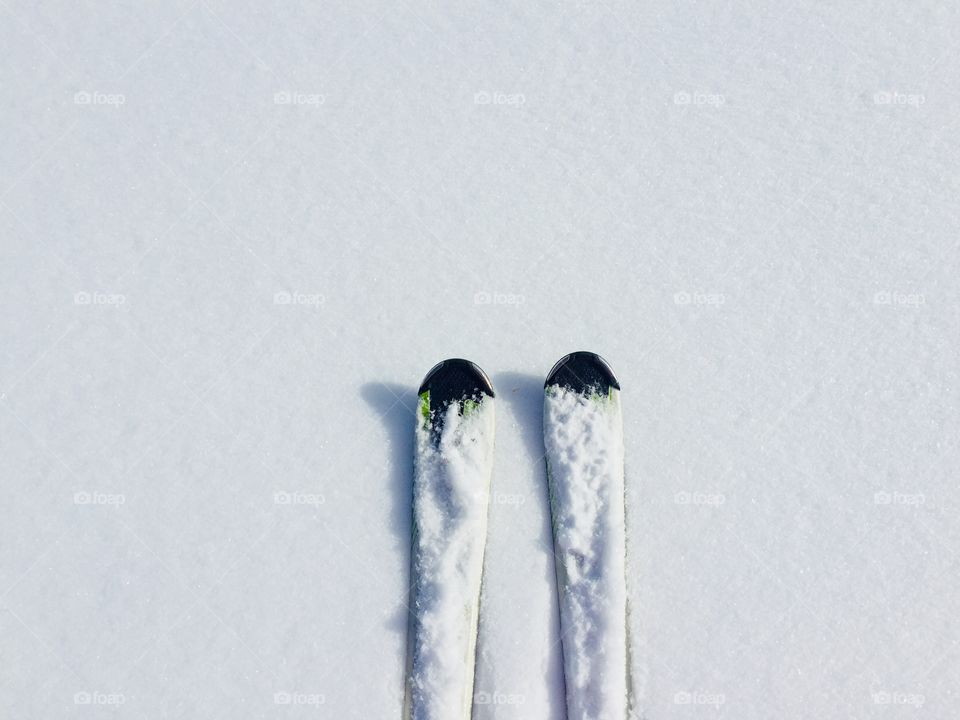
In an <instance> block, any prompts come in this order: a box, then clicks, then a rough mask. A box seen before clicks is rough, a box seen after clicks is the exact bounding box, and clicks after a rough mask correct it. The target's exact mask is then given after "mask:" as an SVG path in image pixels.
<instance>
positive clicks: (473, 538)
mask: <svg viewBox="0 0 960 720" xmlns="http://www.w3.org/2000/svg"><path fill="white" fill-rule="evenodd" d="M481 398H482V399H481V400H480V401H479V404H478V405H476V406H475V407H473V408H471V409H469V410H468V411H467V412H466V413H465V414H464V415H460V414H459V410H460V407H459V403H451V404H450V405H448V406H447V408H446V410H442V411H435V412H440V413H442V416H443V421H442V423H440V437H439V441H437V440H436V439H435V438H434V437H433V435H434V430H433V424H434V423H435V422H436V420H434V423H430V424H428V423H426V422H419V423H417V440H416V444H417V450H416V455H415V457H416V470H415V477H414V483H413V512H414V528H415V531H414V537H415V541H414V550H413V558H414V560H413V566H414V568H415V572H414V577H413V578H412V579H411V582H412V583H413V587H414V590H413V593H412V598H411V599H412V608H413V610H414V612H413V620H412V623H413V633H412V636H413V643H412V647H411V651H412V664H411V672H410V695H411V709H412V712H411V715H410V717H411V718H412V719H413V720H442V719H443V718H449V719H451V720H452V719H453V718H469V717H470V709H471V707H472V705H473V692H472V690H473V675H474V674H473V667H474V658H475V652H476V645H475V641H476V629H477V619H478V612H479V600H480V580H481V573H482V570H483V549H484V546H485V544H486V541H487V508H488V505H489V502H488V500H489V492H490V475H491V473H492V472H493V436H494V410H493V408H494V400H493V398H490V397H488V396H486V395H483V396H481Z"/></svg>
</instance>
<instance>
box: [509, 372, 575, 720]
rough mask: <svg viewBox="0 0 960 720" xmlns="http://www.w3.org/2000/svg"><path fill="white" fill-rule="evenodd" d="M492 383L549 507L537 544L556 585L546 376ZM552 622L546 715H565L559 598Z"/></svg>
mask: <svg viewBox="0 0 960 720" xmlns="http://www.w3.org/2000/svg"><path fill="white" fill-rule="evenodd" d="M493 385H494V388H495V389H496V392H497V402H503V403H504V404H505V405H507V406H508V407H509V408H510V412H511V414H512V415H513V416H514V417H515V418H516V421H517V432H519V433H520V437H521V439H522V440H523V444H524V447H525V448H526V451H527V458H526V459H527V460H528V461H529V462H530V463H531V471H532V472H533V476H534V482H535V484H536V492H537V500H536V501H537V502H538V503H540V507H543V508H547V511H546V512H545V513H544V517H543V522H542V523H541V524H540V528H539V534H538V545H540V546H541V547H542V548H543V551H544V552H545V553H546V554H547V557H548V560H549V562H548V563H547V568H546V571H545V578H544V579H545V581H546V582H547V583H548V584H549V585H550V587H554V588H555V587H556V582H557V576H556V566H555V564H554V562H555V560H554V557H555V556H554V552H553V531H552V529H551V527H550V510H549V508H550V493H549V490H548V487H547V467H546V461H545V459H544V456H545V454H546V450H545V448H544V445H543V377H541V376H538V375H528V374H525V373H516V372H501V373H497V374H496V375H494V376H493ZM550 616H551V624H552V626H553V628H554V637H555V638H556V639H557V641H558V642H555V643H553V646H552V648H551V650H550V656H549V658H547V662H546V665H545V667H544V680H545V681H546V682H547V684H548V685H549V686H550V687H551V688H553V690H552V692H551V693H550V694H549V698H550V700H549V701H550V707H549V712H548V713H547V717H550V718H566V689H565V686H564V679H563V657H562V650H561V648H560V643H559V639H560V608H559V605H558V601H557V598H556V594H554V596H553V600H552V602H551V603H550Z"/></svg>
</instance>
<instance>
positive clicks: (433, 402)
mask: <svg viewBox="0 0 960 720" xmlns="http://www.w3.org/2000/svg"><path fill="white" fill-rule="evenodd" d="M427 391H429V392H430V408H431V409H437V408H442V407H443V406H445V405H447V404H448V403H450V402H453V401H459V400H463V399H464V398H472V397H476V396H478V395H487V396H489V397H494V394H493V385H491V384H490V378H488V377H487V374H486V373H485V372H484V371H483V370H481V369H480V366H479V365H477V364H476V363H472V362H470V361H469V360H463V359H461V358H450V359H449V360H441V361H440V362H438V363H437V364H436V365H434V366H433V369H432V370H430V372H428V373H427V376H426V377H425V378H424V379H423V382H422V383H420V389H419V390H417V395H422V394H423V393H424V392H427Z"/></svg>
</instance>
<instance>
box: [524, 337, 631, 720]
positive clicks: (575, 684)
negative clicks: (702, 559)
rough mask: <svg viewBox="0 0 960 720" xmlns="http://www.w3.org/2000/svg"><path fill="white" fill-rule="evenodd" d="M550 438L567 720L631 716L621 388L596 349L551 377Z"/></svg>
mask: <svg viewBox="0 0 960 720" xmlns="http://www.w3.org/2000/svg"><path fill="white" fill-rule="evenodd" d="M543 437H544V445H545V447H546V459H547V477H548V482H549V486H550V507H551V514H552V521H553V540H554V553H555V555H556V565H557V589H558V595H559V603H560V626H561V627H560V633H561V643H562V648H563V669H564V678H565V681H566V702H567V717H568V719H569V720H625V719H626V718H627V713H628V693H627V685H628V683H627V671H628V668H627V628H626V613H627V607H626V598H627V593H626V575H625V561H626V532H625V525H624V478H623V421H622V415H621V409H620V386H619V384H618V383H617V381H616V379H615V378H614V376H613V373H612V372H611V371H610V369H609V367H608V366H607V364H606V362H604V361H603V360H602V359H601V358H600V357H599V356H597V355H594V354H593V353H582V352H581V353H573V354H571V355H568V356H566V357H565V358H563V359H562V360H561V361H560V362H558V363H557V365H555V366H554V368H553V370H552V371H551V372H550V375H549V376H548V378H547V382H546V385H545V389H544V410H543Z"/></svg>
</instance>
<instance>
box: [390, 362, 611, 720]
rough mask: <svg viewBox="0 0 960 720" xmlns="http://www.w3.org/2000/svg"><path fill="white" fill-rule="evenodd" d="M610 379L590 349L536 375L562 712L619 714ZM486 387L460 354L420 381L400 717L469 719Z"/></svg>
mask: <svg viewBox="0 0 960 720" xmlns="http://www.w3.org/2000/svg"><path fill="white" fill-rule="evenodd" d="M622 427H623V424H622V419H621V408H620V385H619V383H618V382H617V380H616V378H615V377H614V375H613V372H612V371H611V370H610V367H609V366H608V365H607V363H606V362H605V361H604V360H603V359H602V358H601V357H600V356H599V355H596V354H594V353H589V352H576V353H571V354H570V355H567V356H565V357H564V358H562V359H561V360H560V361H559V362H558V363H557V364H556V365H554V367H553V369H552V370H551V371H550V373H549V375H548V376H547V380H546V383H545V384H544V410H543V437H544V446H545V449H546V455H545V457H546V461H547V479H548V485H549V491H550V511H551V517H552V528H553V542H554V555H555V557H556V573H557V592H558V599H559V606H560V637H561V646H562V652H563V669H564V680H565V684H566V704H567V717H568V718H570V720H624V719H625V718H626V717H627V703H628V701H627V634H626V582H625V569H624V563H625V530H624V483H623V429H622ZM493 438H494V391H493V387H492V385H491V384H490V380H489V379H488V378H487V376H486V374H485V373H484V372H483V371H482V370H481V369H480V368H479V367H477V365H475V364H474V363H472V362H469V361H467V360H460V359H454V360H445V361H443V362H441V363H439V364H438V365H436V366H435V367H434V368H433V369H432V370H431V371H430V372H429V373H428V374H427V376H426V378H425V379H424V381H423V384H422V385H421V386H420V390H419V406H418V413H417V425H416V442H415V458H414V488H413V540H412V552H411V575H412V578H411V579H412V586H411V597H410V600H411V603H410V626H409V637H408V641H407V646H408V651H407V673H406V688H405V697H404V713H403V717H404V719H405V720H467V719H469V718H470V716H471V712H472V706H473V680H474V665H475V654H476V642H477V622H478V618H479V605H480V586H481V578H482V574H483V551H484V545H485V543H486V534H487V509H488V505H489V495H490V482H491V477H492V474H493Z"/></svg>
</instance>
